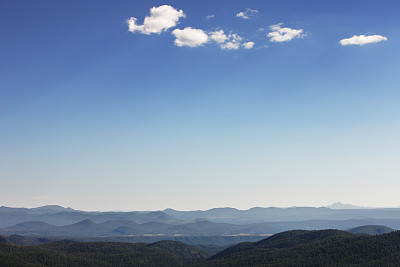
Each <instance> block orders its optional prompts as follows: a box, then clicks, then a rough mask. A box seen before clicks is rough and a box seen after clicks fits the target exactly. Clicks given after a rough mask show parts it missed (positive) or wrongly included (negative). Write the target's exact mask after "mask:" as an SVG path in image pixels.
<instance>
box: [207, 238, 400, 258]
mask: <svg viewBox="0 0 400 267" xmlns="http://www.w3.org/2000/svg"><path fill="white" fill-rule="evenodd" d="M207 266H400V232H392V233H389V234H384V235H379V236H367V235H353V234H350V233H347V232H344V231H339V230H321V231H303V230H296V231H288V232H283V233H279V234H276V235H274V236H271V237H270V238H266V239H264V240H261V241H259V242H255V243H241V244H239V245H236V246H233V247H231V248H228V249H226V250H224V251H222V252H220V253H218V254H216V255H214V256H213V257H212V258H211V259H210V261H209V262H208V263H207Z"/></svg>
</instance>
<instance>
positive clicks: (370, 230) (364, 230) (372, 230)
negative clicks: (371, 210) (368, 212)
mask: <svg viewBox="0 0 400 267" xmlns="http://www.w3.org/2000/svg"><path fill="white" fill-rule="evenodd" d="M393 231H395V230H394V229H392V228H389V227H386V226H384V225H364V226H360V227H356V228H352V229H350V230H347V232H349V233H352V234H367V235H382V234H387V233H390V232H393Z"/></svg>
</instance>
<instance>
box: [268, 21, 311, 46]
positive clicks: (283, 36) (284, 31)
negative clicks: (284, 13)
mask: <svg viewBox="0 0 400 267" xmlns="http://www.w3.org/2000/svg"><path fill="white" fill-rule="evenodd" d="M282 24H283V23H279V24H276V25H271V26H270V27H269V28H270V29H271V30H272V32H270V33H268V35H267V36H268V37H271V39H270V41H271V42H287V41H290V40H292V39H293V38H302V37H303V36H304V34H302V33H303V29H299V30H296V29H291V28H281V25H282Z"/></svg>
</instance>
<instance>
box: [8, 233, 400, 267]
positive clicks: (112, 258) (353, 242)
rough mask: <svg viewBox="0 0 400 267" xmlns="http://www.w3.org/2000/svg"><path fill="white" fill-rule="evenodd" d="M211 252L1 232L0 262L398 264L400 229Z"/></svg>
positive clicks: (295, 236)
mask: <svg viewBox="0 0 400 267" xmlns="http://www.w3.org/2000/svg"><path fill="white" fill-rule="evenodd" d="M208 256H209V255H208V254H207V253H205V252H204V251H203V250H201V249H199V248H196V247H193V246H189V245H187V244H185V243H182V242H176V241H160V242H156V243H151V244H144V243H136V244H130V243H118V242H86V243H80V242H73V241H59V242H50V243H46V244H42V245H36V246H15V245H12V244H10V242H9V240H7V238H2V237H1V236H0V266H159V267H162V266H400V232H399V231H396V232H391V233H389V234H383V235H375V236H371V235H358V234H351V233H348V232H345V231H339V230H320V231H303V230H295V231H287V232H282V233H279V234H276V235H273V236H271V237H269V238H266V239H263V240H261V241H258V242H254V243H252V242H246V243H240V244H238V245H235V246H232V247H229V248H227V249H225V250H223V251H221V252H219V253H217V254H215V255H214V256H212V257H210V258H208V259H207V257H208Z"/></svg>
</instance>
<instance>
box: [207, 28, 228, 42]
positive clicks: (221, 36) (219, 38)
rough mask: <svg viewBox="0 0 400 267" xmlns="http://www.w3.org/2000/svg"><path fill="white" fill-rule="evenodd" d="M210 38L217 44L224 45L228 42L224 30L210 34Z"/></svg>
mask: <svg viewBox="0 0 400 267" xmlns="http://www.w3.org/2000/svg"><path fill="white" fill-rule="evenodd" d="M210 38H211V40H213V41H215V42H217V43H223V42H225V41H226V40H228V36H226V34H225V33H224V31H223V30H219V31H215V32H210Z"/></svg>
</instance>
